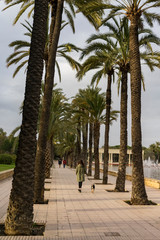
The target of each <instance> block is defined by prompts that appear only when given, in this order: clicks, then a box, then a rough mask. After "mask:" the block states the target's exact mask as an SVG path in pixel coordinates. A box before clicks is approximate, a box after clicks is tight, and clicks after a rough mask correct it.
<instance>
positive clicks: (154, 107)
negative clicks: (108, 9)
mask: <svg viewBox="0 0 160 240" xmlns="http://www.w3.org/2000/svg"><path fill="white" fill-rule="evenodd" d="M4 6H5V5H4V4H3V3H2V2H1V3H0V10H2V9H3V8H4ZM16 11H17V8H16V7H14V8H12V9H8V10H5V11H3V12H2V11H1V14H0V22H1V24H0V32H1V44H0V55H1V58H0V70H1V71H0V74H1V76H0V87H1V94H0V128H3V130H4V131H6V132H7V134H9V133H10V132H11V131H12V130H13V129H14V128H16V127H17V126H18V125H20V124H21V115H20V114H19V107H20V105H21V103H22V101H23V98H24V88H25V80H26V76H25V73H24V72H23V71H21V72H20V73H19V74H18V75H17V76H16V77H15V78H14V79H13V77H12V75H13V72H14V69H15V67H14V66H12V67H9V68H7V67H6V59H7V57H8V56H9V55H10V54H11V53H12V51H13V50H12V49H10V48H9V47H8V44H9V43H10V42H12V41H14V40H20V39H23V38H24V36H23V34H24V32H26V31H25V29H24V27H23V26H22V25H21V24H20V22H23V23H24V21H23V20H22V19H20V21H19V22H18V23H17V24H16V26H13V25H12V23H13V19H14V17H15V13H16ZM75 24H76V33H75V34H74V35H73V34H72V31H71V30H70V27H69V26H68V27H66V28H65V29H64V30H63V32H62V35H61V38H60V43H66V42H72V43H74V44H76V45H77V46H79V47H84V46H85V40H86V39H87V38H88V37H89V36H90V35H91V34H92V33H94V32H95V31H94V28H93V27H92V26H91V25H90V24H89V23H88V22H87V20H85V19H84V18H83V17H82V16H81V15H80V14H79V15H78V16H77V17H76V19H75ZM159 29H160V26H157V25H156V27H155V28H154V32H155V33H157V35H158V34H159V32H160V31H159ZM158 36H160V35H158ZM60 66H61V73H62V82H61V83H59V81H58V77H57V74H56V77H55V82H56V83H57V87H60V88H62V89H63V92H64V93H65V94H66V96H67V97H68V98H70V97H72V96H74V95H75V94H76V93H77V92H78V89H79V88H85V87H86V86H87V85H89V84H90V79H91V73H88V74H87V75H86V76H85V77H84V79H83V80H82V81H81V82H77V80H76V78H75V71H73V70H72V69H71V68H70V66H68V64H67V63H66V62H65V61H64V60H62V59H61V60H60ZM142 71H143V74H144V78H145V87H146V91H145V92H142V144H143V146H146V147H148V146H149V145H150V144H152V143H154V142H156V141H160V123H159V122H160V121H159V120H160V107H159V105H160V94H159V92H160V70H156V71H155V72H152V73H151V72H150V70H149V69H147V68H146V67H144V66H143V67H142ZM106 84H107V80H106V79H103V80H102V81H101V82H100V84H99V87H100V88H102V91H105V90H106ZM112 89H113V92H112V101H113V104H112V108H113V110H119V109H120V103H119V102H120V97H118V95H117V84H116V82H115V83H114V84H113V87H112ZM129 90H130V84H129ZM128 100H129V101H128V144H129V145H131V111H130V91H129V93H128ZM119 132H120V128H119V118H118V120H117V122H114V123H113V125H112V126H111V129H110V145H119V143H120V141H119V136H120V134H119ZM103 144H104V127H103V126H102V127H101V140H100V146H102V145H103Z"/></svg>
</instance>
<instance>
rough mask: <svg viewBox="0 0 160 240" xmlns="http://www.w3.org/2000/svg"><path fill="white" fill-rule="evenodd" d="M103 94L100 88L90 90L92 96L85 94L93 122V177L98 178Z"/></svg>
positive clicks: (102, 120) (103, 103) (103, 105)
mask: <svg viewBox="0 0 160 240" xmlns="http://www.w3.org/2000/svg"><path fill="white" fill-rule="evenodd" d="M104 96H105V94H104V93H100V89H98V88H95V90H94V91H93V92H92V96H91V95H90V96H87V95H86V108H87V109H88V111H89V112H90V114H91V116H90V118H91V121H92V123H93V129H94V130H93V133H94V161H95V174H94V178H95V179H99V178H100V171H99V138H100V125H101V124H102V123H104V114H103V111H104V109H105V97H104Z"/></svg>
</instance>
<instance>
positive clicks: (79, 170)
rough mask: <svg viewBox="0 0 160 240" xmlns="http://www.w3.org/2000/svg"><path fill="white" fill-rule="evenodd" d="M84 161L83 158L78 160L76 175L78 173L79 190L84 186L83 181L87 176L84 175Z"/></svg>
mask: <svg viewBox="0 0 160 240" xmlns="http://www.w3.org/2000/svg"><path fill="white" fill-rule="evenodd" d="M84 173H85V171H84V163H83V161H82V160H80V161H79V162H78V165H77V167H76V175H77V182H78V187H79V188H78V191H79V192H81V188H82V182H84V181H85V176H84Z"/></svg>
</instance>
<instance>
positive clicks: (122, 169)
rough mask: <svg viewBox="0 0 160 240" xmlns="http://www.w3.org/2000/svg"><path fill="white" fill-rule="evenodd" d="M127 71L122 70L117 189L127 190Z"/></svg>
mask: <svg viewBox="0 0 160 240" xmlns="http://www.w3.org/2000/svg"><path fill="white" fill-rule="evenodd" d="M127 98H128V96H127V71H123V72H122V81H121V112H120V156H119V166H118V175H117V179H116V186H115V191H117V192H125V176H126V163H127Z"/></svg>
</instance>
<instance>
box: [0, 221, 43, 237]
mask: <svg viewBox="0 0 160 240" xmlns="http://www.w3.org/2000/svg"><path fill="white" fill-rule="evenodd" d="M44 230H45V224H43V223H33V226H32V230H31V234H30V236H43V234H44ZM0 236H7V235H6V234H5V225H4V223H0Z"/></svg>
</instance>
